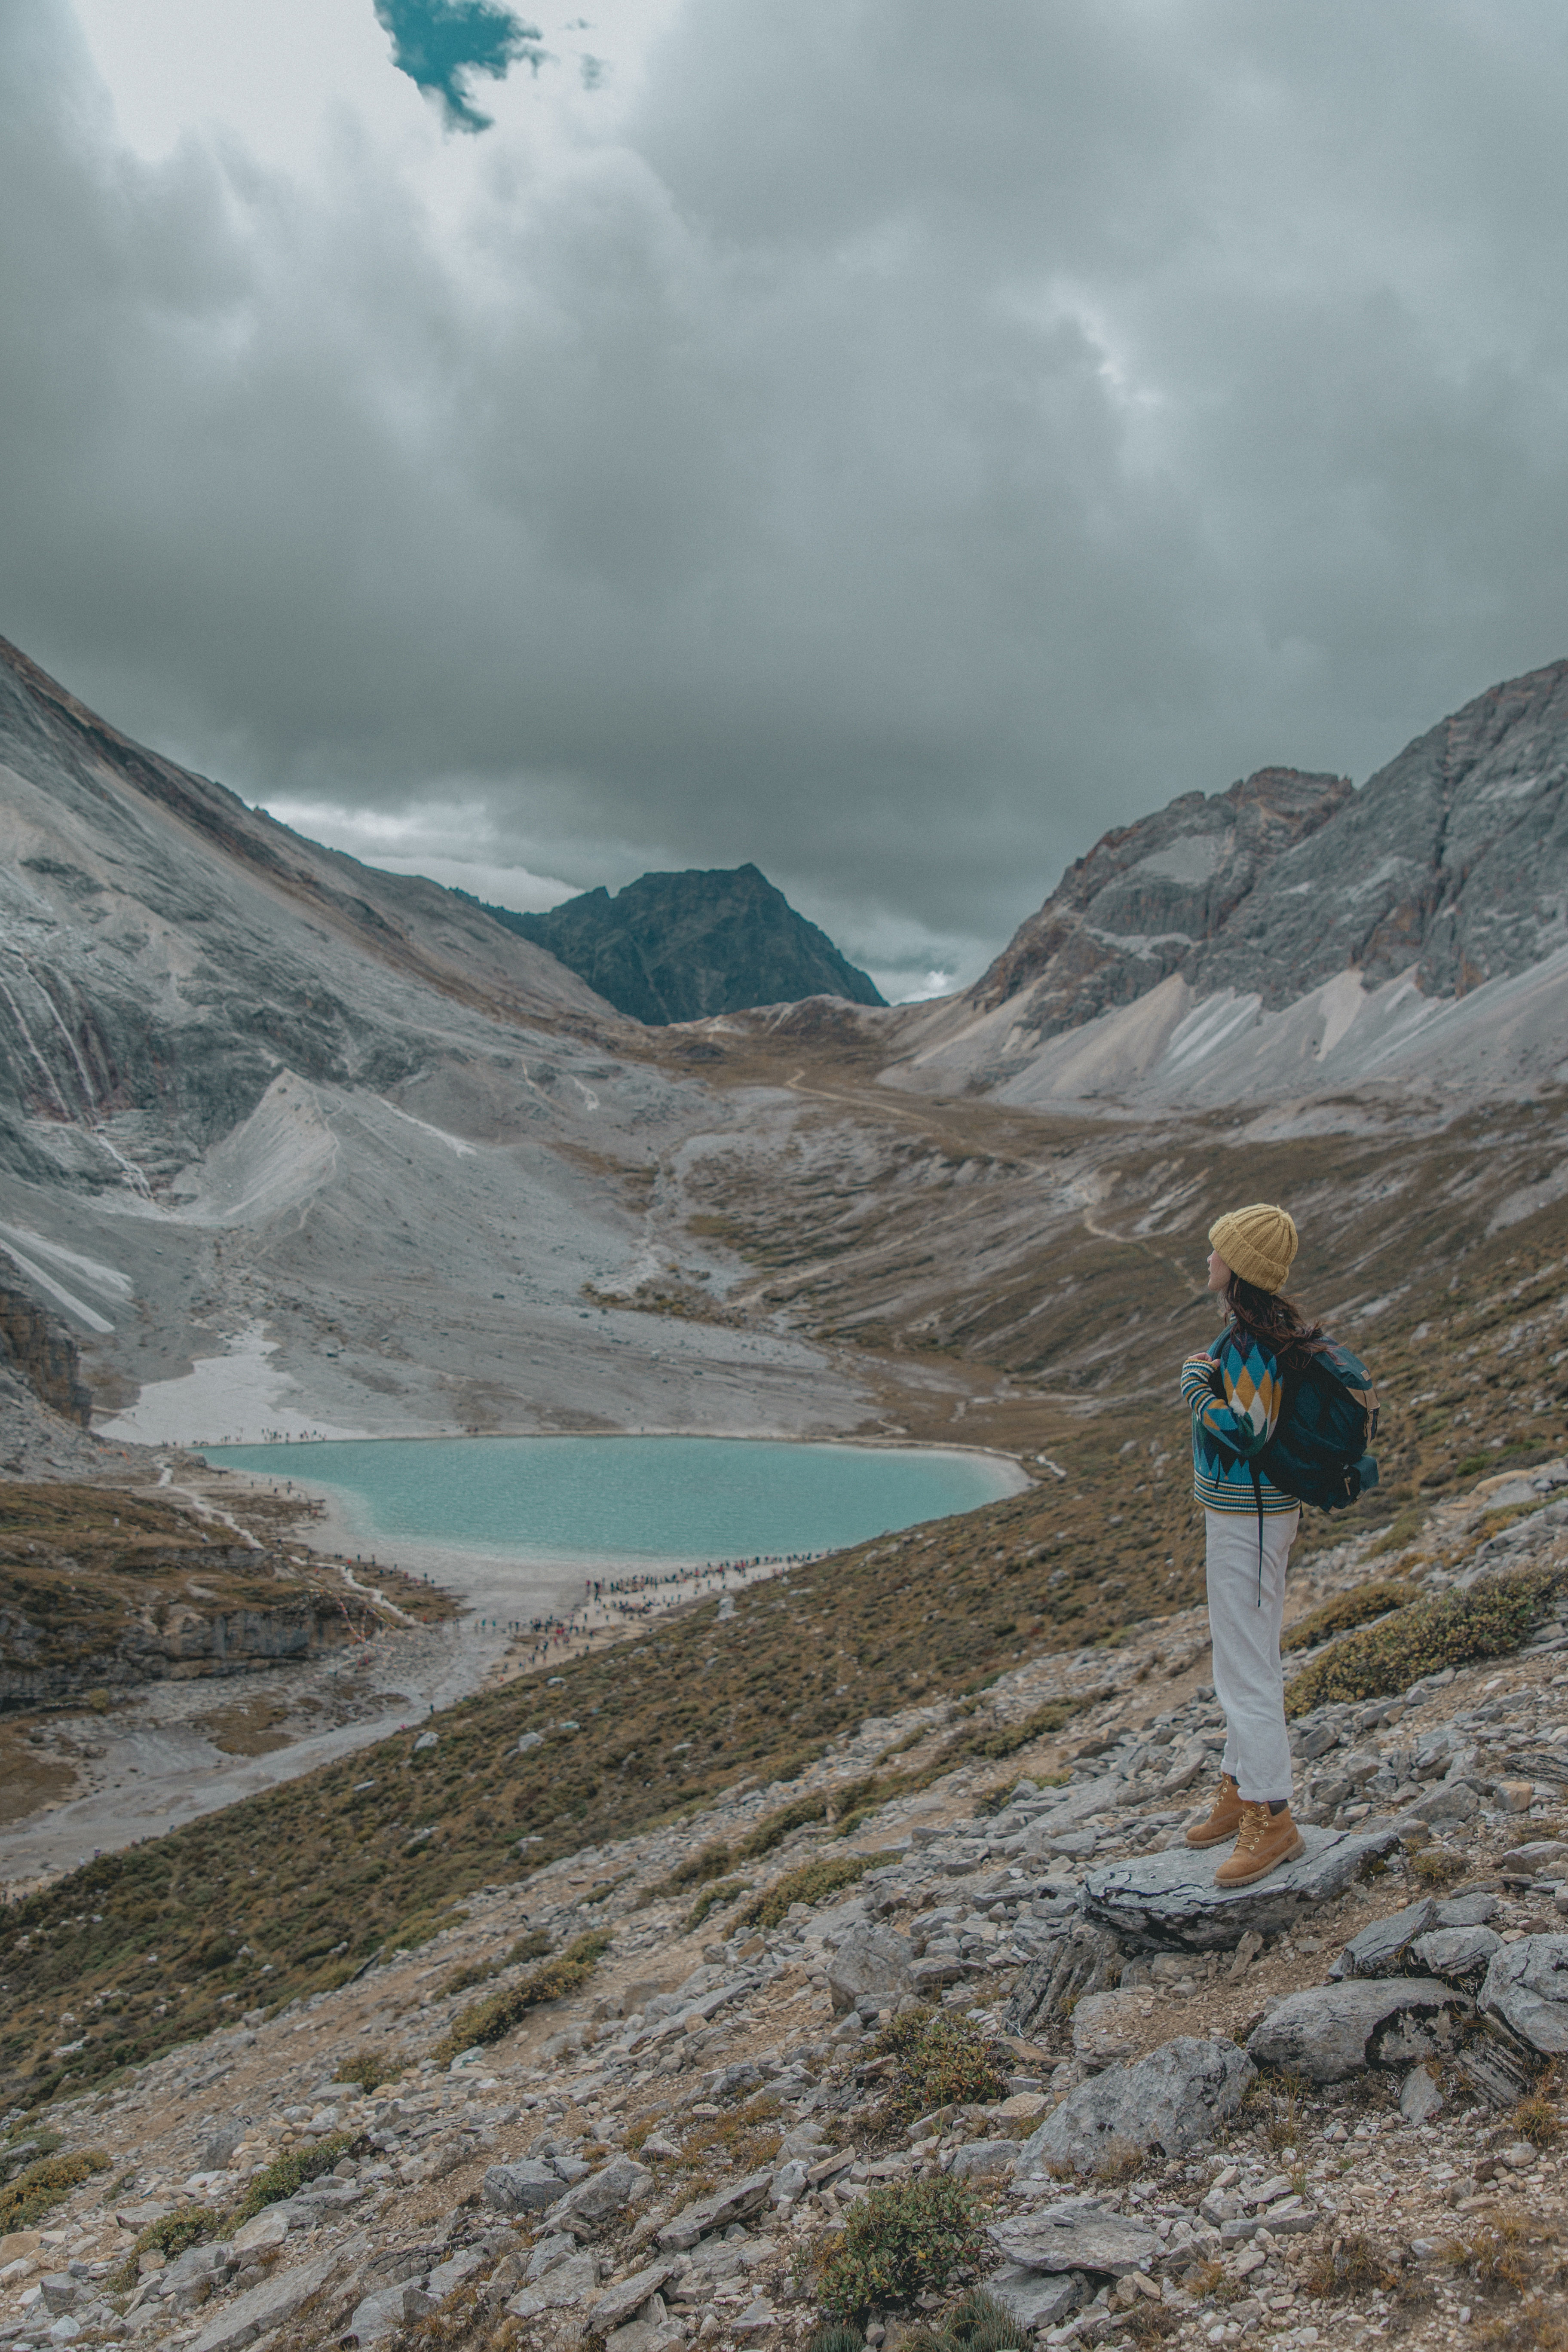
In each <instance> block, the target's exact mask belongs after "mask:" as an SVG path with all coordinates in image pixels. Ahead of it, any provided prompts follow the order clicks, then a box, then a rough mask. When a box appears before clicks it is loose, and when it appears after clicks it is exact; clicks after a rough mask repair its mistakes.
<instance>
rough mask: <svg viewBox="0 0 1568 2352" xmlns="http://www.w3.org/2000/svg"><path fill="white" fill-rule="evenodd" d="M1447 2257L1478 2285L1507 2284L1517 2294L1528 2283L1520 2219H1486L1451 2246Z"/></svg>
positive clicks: (1523, 2235)
mask: <svg viewBox="0 0 1568 2352" xmlns="http://www.w3.org/2000/svg"><path fill="white" fill-rule="evenodd" d="M1448 2260H1449V2262H1450V2263H1452V2264H1453V2265H1454V2268H1455V2269H1456V2270H1461V2271H1467V2272H1468V2273H1469V2275H1470V2277H1471V2278H1473V2279H1474V2280H1475V2282H1476V2284H1477V2285H1478V2286H1509V2287H1512V2289H1513V2290H1514V2293H1515V2294H1521V2293H1522V2292H1523V2290H1524V2289H1525V2288H1526V2287H1527V2286H1528V2285H1529V2284H1530V2272H1531V2264H1530V2257H1529V2255H1528V2254H1527V2253H1526V2252H1525V2232H1524V2224H1523V2222H1522V2221H1496V2222H1489V2224H1488V2225H1487V2227H1486V2228H1485V2229H1481V2230H1478V2231H1476V2233H1475V2235H1474V2237H1471V2238H1461V2239H1460V2240H1459V2241H1458V2242H1457V2243H1456V2244H1455V2245H1452V2246H1450V2247H1449V2248H1448Z"/></svg>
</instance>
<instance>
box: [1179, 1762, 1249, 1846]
mask: <svg viewBox="0 0 1568 2352" xmlns="http://www.w3.org/2000/svg"><path fill="white" fill-rule="evenodd" d="M1240 1827H1241V1791H1240V1790H1238V1789H1237V1785H1236V1782H1235V1781H1234V1780H1232V1779H1231V1777H1230V1774H1229V1773H1228V1772H1222V1773H1221V1774H1220V1776H1219V1790H1218V1793H1217V1794H1216V1795H1215V1801H1214V1811H1213V1812H1212V1813H1210V1815H1209V1817H1208V1819H1207V1821H1206V1822H1194V1823H1193V1826H1192V1828H1191V1829H1190V1830H1189V1831H1188V1832H1187V1843H1188V1844H1189V1845H1218V1843H1219V1842H1220V1840H1221V1838H1227V1837H1234V1836H1235V1835H1236V1833H1237V1830H1238V1829H1239V1828H1240Z"/></svg>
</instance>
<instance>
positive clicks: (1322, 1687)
mask: <svg viewBox="0 0 1568 2352" xmlns="http://www.w3.org/2000/svg"><path fill="white" fill-rule="evenodd" d="M1565 1583H1568V1568H1563V1567H1556V1568H1552V1567H1546V1568H1526V1569H1520V1570H1516V1571H1515V1573H1514V1574H1512V1575H1511V1576H1489V1577H1486V1578H1484V1579H1483V1580H1481V1582H1480V1583H1479V1584H1474V1585H1472V1586H1471V1587H1470V1589H1469V1591H1465V1592H1461V1591H1450V1592H1439V1593H1437V1594H1436V1595H1435V1596H1434V1598H1433V1599H1432V1600H1430V1601H1415V1602H1414V1603H1412V1605H1411V1606H1410V1607H1409V1608H1407V1609H1401V1610H1398V1611H1396V1612H1395V1613H1394V1615H1393V1616H1392V1617H1385V1618H1384V1621H1383V1622H1382V1623H1381V1624H1378V1625H1369V1626H1368V1627H1367V1628H1366V1629H1365V1631H1364V1632H1363V1633H1351V1634H1347V1636H1346V1637H1345V1639H1344V1640H1343V1641H1342V1642H1336V1643H1334V1644H1333V1646H1332V1648H1331V1649H1328V1650H1325V1651H1324V1653H1323V1654H1322V1656H1321V1658H1319V1659H1317V1660H1316V1661H1315V1662H1314V1663H1313V1664H1311V1665H1310V1666H1304V1667H1303V1668H1302V1670H1301V1672H1300V1674H1299V1675H1292V1677H1291V1679H1290V1680H1289V1682H1288V1683H1287V1684H1286V1685H1285V1712H1286V1714H1287V1715H1305V1714H1306V1713H1307V1712H1308V1710H1309V1709H1310V1708H1311V1707H1314V1706H1324V1705H1325V1704H1327V1703H1328V1702H1330V1701H1346V1702H1353V1701H1355V1700H1357V1699H1363V1698H1383V1697H1386V1696H1387V1695H1388V1693H1389V1692H1391V1691H1400V1690H1404V1689H1405V1688H1406V1687H1407V1686H1408V1685H1410V1684H1411V1683H1413V1682H1418V1681H1419V1680H1420V1678H1421V1677H1422V1675H1430V1674H1436V1673H1438V1672H1439V1671H1440V1670H1441V1668H1443V1667H1444V1666H1463V1665H1468V1664H1470V1663H1471V1662H1472V1661H1473V1660H1475V1659H1477V1658H1497V1657H1501V1656H1503V1655H1504V1654H1506V1653H1507V1652H1508V1651H1510V1650H1517V1649H1518V1648H1519V1646H1520V1644H1521V1643H1522V1642H1523V1641H1524V1640H1525V1639H1526V1637H1527V1636H1528V1634H1529V1633H1530V1630H1531V1626H1532V1625H1533V1624H1534V1623H1535V1622H1536V1620H1537V1619H1538V1618H1539V1617H1540V1616H1541V1615H1542V1612H1543V1611H1544V1610H1545V1608H1546V1606H1547V1603H1548V1602H1549V1601H1552V1600H1553V1599H1554V1598H1555V1597H1556V1595H1557V1594H1558V1593H1559V1592H1560V1591H1562V1589H1563V1585H1564V1584H1565Z"/></svg>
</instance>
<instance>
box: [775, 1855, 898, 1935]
mask: <svg viewBox="0 0 1568 2352" xmlns="http://www.w3.org/2000/svg"><path fill="white" fill-rule="evenodd" d="M880 1860H881V1856H880V1855H879V1854H875V1853H826V1854H823V1855H822V1856H821V1857H820V1859H819V1860H817V1861H816V1862H804V1863H802V1864H801V1866H800V1868H799V1869H798V1870H786V1871H785V1873H784V1876H783V1877H782V1878H778V1879H775V1880H774V1881H773V1885H771V1886H770V1887H768V1888H767V1889H766V1891H765V1892H764V1893H763V1894H762V1895H758V1897H757V1899H756V1901H755V1902H754V1903H748V1904H747V1906H746V1907H745V1909H744V1910H743V1911H742V1914H741V1917H742V1920H743V1921H744V1923H745V1925H746V1926H747V1927H777V1926H778V1924H779V1921H780V1920H781V1919H782V1918H783V1917H784V1913H785V1912H786V1911H787V1910H788V1909H789V1907H790V1906H791V1904H792V1903H820V1902H821V1901H822V1899H823V1897H824V1895H837V1892H838V1890H839V1888H840V1887H841V1886H853V1885H854V1884H855V1881H856V1880H857V1879H858V1878H862V1877H864V1876H865V1874H866V1873H867V1871H868V1870H869V1869H870V1867H871V1864H873V1863H874V1862H879V1861H880Z"/></svg>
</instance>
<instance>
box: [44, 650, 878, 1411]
mask: <svg viewBox="0 0 1568 2352" xmlns="http://www.w3.org/2000/svg"><path fill="white" fill-rule="evenodd" d="M0 847H3V850H4V856H3V859H0V1254H3V1255H0V1264H4V1265H5V1267H6V1280H7V1282H8V1283H9V1285H10V1286H12V1287H14V1288H15V1289H16V1290H17V1291H19V1292H21V1293H24V1294H25V1295H26V1297H27V1298H28V1299H30V1300H31V1301H32V1302H33V1303H34V1304H35V1305H37V1306H38V1307H42V1308H44V1309H47V1311H48V1313H49V1314H50V1315H52V1316H54V1317H55V1318H57V1319H58V1322H59V1323H61V1324H62V1325H63V1327H64V1328H65V1329H67V1330H68V1332H69V1333H70V1334H71V1335H72V1337H73V1338H74V1339H75V1340H76V1342H77V1343H78V1345H79V1349H80V1350H81V1352H82V1368H81V1369H82V1375H83V1379H84V1381H85V1383H86V1386H87V1387H88V1388H89V1390H90V1391H92V1394H93V1397H94V1401H95V1404H96V1407H97V1410H98V1412H99V1416H100V1422H101V1421H103V1420H104V1419H106V1418H111V1417H112V1416H113V1415H114V1414H115V1412H116V1411H117V1409H121V1408H127V1407H134V1405H135V1403H136V1400H137V1398H138V1395H139V1393H140V1392H142V1391H146V1390H148V1389H149V1388H151V1389H152V1390H153V1391H154V1392H155V1394H156V1396H157V1397H159V1398H161V1399H162V1400H163V1401H162V1402H153V1403H149V1404H148V1405H147V1406H146V1407H145V1408H144V1409H143V1411H142V1416H141V1418H140V1419H136V1418H135V1417H134V1414H133V1415H132V1419H131V1420H130V1421H126V1420H125V1419H124V1418H123V1415H122V1417H121V1420H120V1421H119V1422H117V1423H114V1427H115V1431H116V1434H117V1435H118V1436H119V1437H120V1438H121V1440H136V1439H140V1438H142V1437H143V1436H144V1437H146V1438H148V1439H149V1440H150V1441H151V1442H153V1443H158V1442H168V1441H171V1440H180V1439H185V1440H188V1439H191V1438H194V1437H198V1436H205V1437H207V1438H214V1437H219V1436H222V1435H225V1434H230V1433H232V1434H236V1435H238V1434H250V1435H259V1434H260V1433H262V1431H264V1430H268V1429H279V1428H282V1427H285V1426H287V1427H289V1429H291V1430H293V1431H295V1432H296V1433H298V1432H300V1431H301V1430H304V1429H308V1428H310V1429H315V1430H318V1431H324V1432H331V1431H333V1430H336V1431H341V1432H366V1431H372V1432H374V1431H376V1430H384V1429H387V1428H391V1429H395V1430H400V1431H417V1430H419V1429H421V1428H430V1427H436V1428H443V1429H447V1430H450V1429H461V1428H465V1427H494V1426H497V1425H500V1426H503V1427H510V1428H514V1429H528V1428H540V1427H544V1428H559V1427H567V1428H571V1427H597V1428H605V1427H612V1428H614V1427H627V1426H631V1427H638V1426H641V1427H654V1428H658V1427H668V1426H670V1425H676V1426H682V1425H684V1426H694V1425H695V1426H709V1427H719V1428H723V1427H740V1428H756V1427H758V1426H759V1425H760V1426H763V1427H770V1426H771V1427H773V1428H785V1429H787V1428H792V1427H799V1426H802V1425H805V1426H811V1427H816V1428H821V1427H824V1426H838V1427H842V1426H845V1425H846V1424H849V1425H852V1424H853V1423H855V1422H856V1421H857V1420H858V1419H859V1418H860V1417H861V1412H862V1410H863V1408H862V1406H861V1403H860V1402H859V1398H858V1391H857V1389H856V1386H855V1383H854V1381H853V1380H852V1379H851V1380H845V1379H843V1378H841V1377H838V1376H837V1375H836V1374H834V1373H833V1372H832V1371H831V1370H828V1368H827V1367H826V1366H825V1365H824V1363H823V1361H822V1360H821V1358H820V1357H819V1355H818V1354H817V1353H816V1351H815V1350H812V1349H806V1348H802V1347H799V1346H797V1345H795V1343H793V1342H792V1341H791V1340H790V1339H788V1338H787V1337H784V1336H776V1335H774V1334H773V1333H772V1332H762V1333H757V1334H745V1333H741V1332H737V1331H735V1330H732V1329H731V1328H729V1327H727V1326H725V1325H724V1324H723V1323H722V1322H721V1321H720V1320H718V1319H715V1320H713V1321H711V1322H709V1323H705V1324H704V1323H693V1322H689V1321H688V1322H683V1323H682V1325H681V1326H680V1328H679V1330H678V1331H677V1332H676V1333H675V1334H673V1335H672V1334H671V1333H670V1331H669V1329H668V1325H667V1324H666V1323H665V1322H664V1321H663V1319H662V1318H657V1317H652V1316H648V1315H647V1314H644V1313H641V1312H640V1311H638V1310H637V1308H636V1307H635V1306H634V1305H633V1304H632V1301H633V1299H634V1297H635V1294H636V1293H637V1289H638V1287H639V1286H641V1285H642V1284H643V1283H645V1282H646V1281H647V1280H648V1279H649V1278H650V1277H654V1276H663V1277H668V1275H669V1274H670V1273H672V1272H674V1271H675V1270H676V1269H677V1268H678V1267H679V1266H680V1265H682V1264H684V1266H685V1270H686V1271H687V1272H688V1273H689V1274H690V1275H691V1276H692V1277H693V1278H695V1276H696V1275H697V1273H699V1272H705V1273H711V1272H712V1271H713V1270H712V1269H711V1268H710V1267H709V1266H708V1265H706V1263H705V1261H704V1258H703V1255H702V1254H701V1253H700V1252H696V1253H692V1252H689V1251H686V1250H683V1249H682V1247H681V1244H680V1243H679V1240H678V1241H677V1243H676V1246H675V1249H674V1250H671V1248H670V1247H669V1246H668V1244H666V1242H665V1239H664V1235H663V1234H662V1233H661V1232H660V1230H659V1229H658V1222H657V1218H655V1217H651V1216H650V1209H651V1208H652V1205H653V1202H654V1199H655V1197H656V1195H657V1185H658V1166H659V1159H660V1154H661V1153H662V1152H665V1151H670V1150H676V1149H677V1148H679V1144H680V1143H681V1141H682V1140H683V1139H685V1137H686V1136H687V1135H688V1134H689V1131H690V1129H691V1128H692V1126H693V1125H694V1124H700V1122H701V1120H702V1118H703V1117H704V1115H705V1114H706V1112H707V1111H708V1108H709V1105H708V1099H707V1097H705V1095H704V1094H703V1092H702V1090H701V1088H700V1086H699V1085H698V1084H697V1083H696V1080H695V1076H694V1074H693V1071H692V1070H691V1069H690V1068H689V1067H687V1066H686V1064H685V1062H684V1061H683V1059H682V1049H681V1048H680V1047H677V1048H676V1049H675V1050H674V1051H673V1052H672V1054H671V1055H670V1056H669V1066H668V1068H667V1069H661V1068H660V1067H658V1066H657V1065H656V1063H655V1062H654V1061H653V1060H651V1059H650V1058H649V1057H648V1056H647V1054H646V1052H645V1050H644V1046H643V1041H644V1039H645V1038H646V1035H647V1033H646V1032H644V1031H642V1030H641V1029H640V1028H638V1027H637V1024H634V1023H631V1022H628V1021H626V1020H624V1019H622V1018H621V1016H619V1015H618V1014H617V1013H615V1011H614V1010H613V1008H611V1007H610V1006H609V1005H607V1004H606V1003H605V1001H604V1000H603V999H602V998H600V997H597V996H595V994H594V993H593V992H592V991H591V990H589V989H588V988H587V987H586V986H585V985H584V983H583V982H581V981H580V980H579V979H578V978H577V977H576V976H575V975H574V973H572V972H570V971H567V970H566V968H565V967H564V966H563V964H562V963H560V962H559V961H557V960H556V959H555V958H554V957H552V956H551V955H549V954H547V953H546V952H545V951H544V950H542V949H540V948H538V947H536V946H534V945H532V944H531V942H530V941H528V940H521V939H518V938H516V937H514V936H513V935H511V934H510V933H509V932H508V931H506V930H505V929H501V928H500V926H498V925H497V924H495V923H494V922H492V921H491V920H490V919H489V917H488V916H486V915H484V914H483V913H482V912H481V911H479V909H478V908H475V907H472V906H469V905H465V904H464V903H463V901H462V900H460V899H458V898H456V897H454V895H453V894H452V893H451V892H449V891H446V890H442V889H439V888H437V887H436V886H435V885H433V884H428V883H424V882H420V881H416V880H406V879H404V878H402V877H396V876H391V875H385V874H379V873H375V872H374V871H372V870H371V869H369V868H366V867H363V866H356V865H355V863H354V862H353V860H352V859H350V858H346V857H342V856H337V855H335V854H334V853H331V852H330V851H327V850H323V849H321V848H318V847H317V846H315V845H312V844H310V843H309V842H305V841H302V840H300V838H299V837H298V836H296V835H292V834H290V833H289V832H288V831H287V830H286V829H285V828H283V827H282V826H279V825H277V824H273V823H272V822H271V821H270V820H269V819H268V818H267V817H266V815H265V814H262V813H260V812H255V811H250V810H247V808H245V807H244V805H243V804H242V803H240V802H239V801H237V800H236V799H235V798H234V796H233V795H232V794H231V793H227V792H226V791H224V790H223V789H222V788H221V787H220V786H218V785H216V784H212V783H209V782H206V781H205V780H204V779H202V778H200V777H196V776H193V775H190V774H189V773H187V772H185V771H184V770H182V769H180V768H177V767H176V766H174V763H172V762H171V761H165V760H163V759H161V758H160V757H159V756H157V755H156V754H154V753H152V752H148V751H143V750H142V749H141V747H139V746H137V745H135V744H133V743H132V742H130V741H128V740H127V739H125V738H124V737H123V736H121V734H119V733H118V732H117V731H116V730H114V729H113V728H111V727H110V726H108V725H106V724H105V723H104V722H103V721H101V720H100V719H97V718H95V717H94V716H93V714H92V713H91V712H89V711H88V710H86V709H83V708H82V706H81V705H80V704H79V703H78V702H77V701H76V700H75V699H74V698H72V697H71V696H70V695H69V694H68V692H67V691H66V690H65V689H64V688H61V687H59V686H58V685H56V684H55V683H54V682H53V681H52V680H50V679H48V678H47V677H44V676H43V674H42V673H41V672H39V671H38V670H37V669H36V668H35V667H34V666H33V665H32V664H30V663H29V662H28V661H27V660H26V657H25V656H22V655H21V654H19V653H17V652H16V649H15V648H12V647H5V646H0ZM585 1284H589V1285H593V1286H596V1289H597V1291H598V1293H599V1295H600V1303H599V1304H598V1305H596V1306H595V1307H594V1308H593V1309H592V1310H590V1309H589V1308H588V1307H587V1306H586V1304H585V1302H584V1297H583V1296H582V1292H583V1289H584V1285H585ZM620 1297H625V1298H626V1301H627V1305H626V1309H625V1311H624V1312H623V1311H621V1310H620V1309H619V1308H617V1307H616V1306H614V1305H611V1304H606V1303H605V1301H607V1300H614V1299H618V1298H620ZM19 1328H20V1327H19V1326H18V1331H19ZM24 1352H26V1351H25V1350H24ZM198 1364H199V1365H202V1366H204V1367H205V1370H203V1371H201V1372H200V1373H195V1372H194V1370H193V1368H194V1367H195V1366H196V1365H198ZM182 1382H184V1383H190V1384H191V1385H190V1386H188V1387H183V1386H181V1383H182ZM160 1384H166V1385H165V1386H163V1387H161V1386H160Z"/></svg>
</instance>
